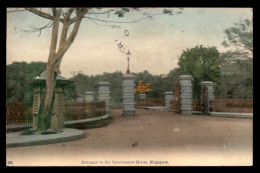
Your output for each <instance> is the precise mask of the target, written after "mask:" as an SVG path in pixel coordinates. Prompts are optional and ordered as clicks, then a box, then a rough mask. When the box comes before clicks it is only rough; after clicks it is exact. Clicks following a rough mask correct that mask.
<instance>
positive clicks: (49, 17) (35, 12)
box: [25, 8, 54, 20]
mask: <svg viewBox="0 0 260 173" xmlns="http://www.w3.org/2000/svg"><path fill="white" fill-rule="evenodd" d="M25 9H26V10H28V11H30V12H32V13H34V14H37V15H38V16H41V17H43V18H45V19H49V20H54V17H53V16H51V15H49V14H47V13H44V12H42V11H39V10H37V9H35V8H25Z"/></svg>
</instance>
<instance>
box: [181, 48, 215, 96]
mask: <svg viewBox="0 0 260 173" xmlns="http://www.w3.org/2000/svg"><path fill="white" fill-rule="evenodd" d="M219 56H220V54H219V52H218V50H217V48H216V47H207V48H206V47H203V46H202V45H200V46H195V47H194V48H191V49H186V50H183V53H182V54H181V56H180V58H179V61H178V65H179V67H180V74H181V75H191V76H192V77H194V84H193V98H194V99H199V98H200V85H199V83H200V82H202V81H213V82H215V83H219V82H220V68H219V65H218V59H219Z"/></svg>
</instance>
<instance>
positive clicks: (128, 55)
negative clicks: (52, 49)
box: [126, 50, 131, 74]
mask: <svg viewBox="0 0 260 173" xmlns="http://www.w3.org/2000/svg"><path fill="white" fill-rule="evenodd" d="M126 55H127V70H126V74H130V69H129V60H130V55H131V53H130V52H129V50H128V52H127V53H126Z"/></svg>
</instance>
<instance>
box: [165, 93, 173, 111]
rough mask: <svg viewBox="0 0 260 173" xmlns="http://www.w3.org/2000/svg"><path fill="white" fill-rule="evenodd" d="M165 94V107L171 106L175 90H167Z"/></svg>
mask: <svg viewBox="0 0 260 173" xmlns="http://www.w3.org/2000/svg"><path fill="white" fill-rule="evenodd" d="M164 95H165V107H166V108H170V107H171V104H170V101H171V100H173V99H174V92H172V91H167V92H165V93H164Z"/></svg>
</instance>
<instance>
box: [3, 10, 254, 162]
mask: <svg viewBox="0 0 260 173" xmlns="http://www.w3.org/2000/svg"><path fill="white" fill-rule="evenodd" d="M6 14H7V19H6V22H7V26H6V28H7V30H6V52H7V54H6V166H8V167H12V166H84V167H85V166H93V167H96V166H112V167H113V166H117V167H118V166H148V167H150V166H163V167H164V166H252V165H253V9H252V8H171V7H167V8H166V7H165V8H161V7H160V8H129V7H122V8H107V7H104V8H86V7H84V8H83V7H82V8H55V7H53V8H6Z"/></svg>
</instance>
